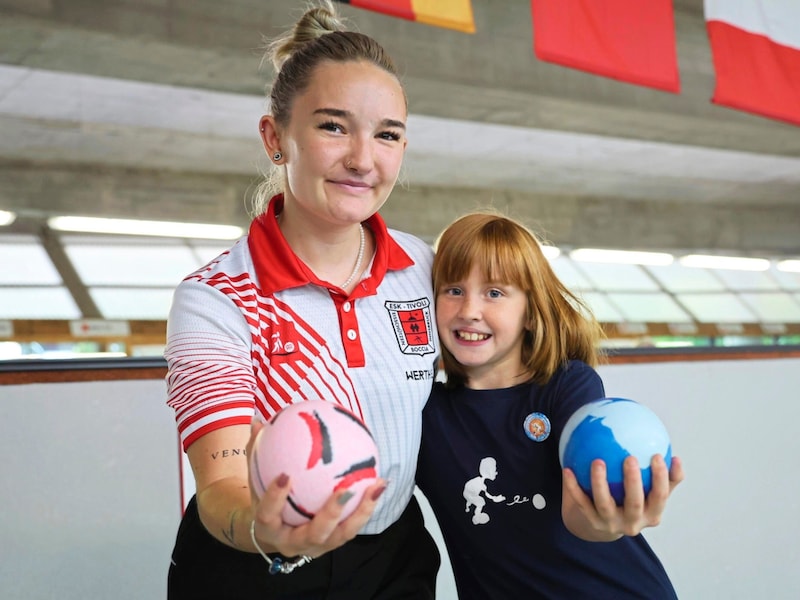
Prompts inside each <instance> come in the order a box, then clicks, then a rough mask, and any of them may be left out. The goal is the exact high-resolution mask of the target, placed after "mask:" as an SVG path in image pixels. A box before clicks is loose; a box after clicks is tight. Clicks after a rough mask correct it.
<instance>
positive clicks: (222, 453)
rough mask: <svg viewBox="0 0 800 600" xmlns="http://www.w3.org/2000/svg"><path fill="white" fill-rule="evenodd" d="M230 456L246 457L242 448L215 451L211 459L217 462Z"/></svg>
mask: <svg viewBox="0 0 800 600" xmlns="http://www.w3.org/2000/svg"><path fill="white" fill-rule="evenodd" d="M232 456H247V452H245V449H244V448H230V449H227V448H226V449H225V450H217V451H216V452H212V453H211V459H212V460H217V459H218V458H231V457H232Z"/></svg>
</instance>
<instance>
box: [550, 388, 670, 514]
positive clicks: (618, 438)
mask: <svg viewBox="0 0 800 600" xmlns="http://www.w3.org/2000/svg"><path fill="white" fill-rule="evenodd" d="M656 454H660V455H662V456H663V457H664V460H665V462H666V463H667V468H669V466H670V465H671V464H672V445H671V443H670V438H669V433H668V432H667V428H666V427H665V426H664V424H663V423H662V422H661V420H660V419H659V418H658V416H657V415H656V414H655V413H654V412H653V411H652V410H650V409H649V408H647V407H646V406H644V405H642V404H640V403H638V402H635V401H634V400H629V399H627V398H601V399H599V400H596V401H594V402H590V403H588V404H585V405H584V406H582V407H581V408H579V409H578V410H576V411H575V413H574V414H573V415H572V416H571V417H570V418H569V420H568V421H567V423H566V425H565V426H564V431H563V432H562V433H561V439H560V441H559V445H558V458H559V460H560V461H561V466H562V467H568V468H570V469H572V471H573V472H574V473H575V476H576V478H577V479H578V484H579V485H580V486H581V489H583V491H584V492H586V493H587V494H588V495H589V496H592V481H591V465H592V461H593V460H595V459H597V458H600V459H602V460H603V461H605V463H606V470H607V473H608V484H609V489H610V491H611V495H612V496H613V497H614V500H615V501H616V503H617V504H618V505H622V504H623V501H624V499H625V489H624V481H623V475H622V463H623V462H624V460H625V459H626V458H627V457H628V456H631V455H633V456H635V457H636V458H637V460H638V461H639V466H640V467H641V470H642V484H643V486H644V492H645V495H647V494H649V493H650V489H651V486H652V473H651V471H650V461H651V460H652V458H653V456H655V455H656Z"/></svg>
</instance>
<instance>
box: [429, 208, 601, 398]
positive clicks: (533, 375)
mask: <svg viewBox="0 0 800 600" xmlns="http://www.w3.org/2000/svg"><path fill="white" fill-rule="evenodd" d="M475 265H479V266H480V267H482V268H483V275H484V277H485V278H486V279H487V281H498V282H504V283H509V284H512V285H514V286H516V287H518V288H519V289H521V290H522V291H523V292H524V293H525V294H526V295H527V297H528V303H527V315H526V329H527V331H526V332H525V338H524V341H523V346H522V357H521V359H522V365H523V368H524V369H525V374H526V375H527V376H528V378H529V380H532V381H535V382H536V383H539V384H544V383H547V381H548V380H549V379H550V377H552V376H553V374H554V373H555V372H556V370H557V369H558V368H559V367H561V366H563V365H564V364H566V362H567V361H569V360H572V359H577V360H582V361H583V362H585V363H587V364H588V365H590V366H592V367H595V366H597V365H598V364H599V363H600V362H601V360H602V358H603V354H602V352H601V350H600V346H599V343H600V340H601V339H602V338H603V337H604V334H603V330H602V327H601V326H600V324H599V323H598V321H597V320H596V319H595V318H594V315H593V314H592V311H591V309H590V308H589V307H588V306H587V305H586V304H585V303H584V302H583V301H582V300H581V299H580V298H579V297H578V296H577V295H575V294H573V293H572V292H571V291H570V290H569V289H567V288H566V287H565V286H564V284H563V283H562V282H561V280H559V279H558V277H557V276H556V274H555V273H554V272H553V269H552V267H551V266H550V263H549V261H548V260H547V258H546V257H545V256H544V254H543V253H542V249H541V243H540V241H539V239H538V238H537V236H536V235H535V234H534V233H533V232H532V231H531V230H530V229H528V228H527V227H525V226H524V225H523V224H522V223H520V222H519V221H516V220H514V219H512V218H510V217H507V216H504V215H502V214H499V213H498V212H496V211H494V210H490V209H486V210H482V211H478V212H474V213H470V214H467V215H465V216H463V217H460V218H459V219H456V220H455V221H454V222H453V223H452V224H450V225H449V226H448V227H447V228H446V229H445V230H444V231H443V232H442V234H441V235H440V236H439V239H438V240H437V242H436V255H435V257H434V260H433V291H434V296H435V297H436V298H438V294H439V291H440V290H441V289H442V288H443V287H444V286H447V285H448V284H451V283H454V282H457V281H461V280H463V279H465V278H466V277H468V276H469V273H470V272H471V271H472V268H473V267H474V266H475ZM442 357H443V361H444V368H445V372H446V373H447V384H448V386H455V385H461V384H465V383H467V381H468V376H467V373H466V370H465V369H464V368H463V367H462V366H461V365H460V364H459V363H458V362H457V361H456V360H455V358H454V357H453V355H452V354H451V353H450V352H449V351H448V350H447V348H444V347H442Z"/></svg>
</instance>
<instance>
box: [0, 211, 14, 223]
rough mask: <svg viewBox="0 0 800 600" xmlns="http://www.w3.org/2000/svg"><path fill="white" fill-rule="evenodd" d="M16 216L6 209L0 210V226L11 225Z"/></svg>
mask: <svg viewBox="0 0 800 600" xmlns="http://www.w3.org/2000/svg"><path fill="white" fill-rule="evenodd" d="M16 218H17V215H15V214H14V213H13V212H8V211H7V210H0V227H2V226H3V225H11V224H12V223H13V222H14V221H15V220H16Z"/></svg>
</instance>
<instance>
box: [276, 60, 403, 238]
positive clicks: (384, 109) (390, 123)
mask: <svg viewBox="0 0 800 600" xmlns="http://www.w3.org/2000/svg"><path fill="white" fill-rule="evenodd" d="M406 117H407V114H406V101H405V95H404V93H403V89H402V88H401V86H400V82H399V81H398V80H397V78H396V77H394V76H393V75H391V74H390V73H387V72H386V71H384V70H383V69H381V68H379V67H376V66H375V65H373V64H371V63H368V62H363V61H362V62H347V63H335V62H323V63H321V64H319V65H318V66H317V67H316V69H315V70H314V72H313V73H312V76H311V83H310V85H309V86H308V89H306V91H305V92H304V93H302V94H301V95H299V96H298V97H297V98H296V99H295V101H294V103H293V105H292V109H291V116H290V121H289V123H288V125H287V126H286V128H285V129H283V130H279V131H278V136H279V138H280V141H279V143H280V149H281V151H282V152H283V154H284V157H285V165H286V191H285V198H286V203H287V207H288V205H289V203H292V204H293V205H294V206H293V209H296V211H297V212H298V213H300V214H301V216H302V218H304V219H307V220H308V222H309V224H310V223H313V222H316V223H319V224H321V225H324V226H327V225H334V226H335V225H346V224H352V223H358V222H361V221H363V220H365V219H366V218H368V217H369V216H371V215H372V214H374V213H376V212H377V211H378V210H379V209H380V207H381V206H382V205H383V203H384V202H385V201H386V199H387V198H388V197H389V194H390V192H391V191H392V188H393V187H394V184H395V182H396V181H397V176H398V174H399V172H400V166H401V164H402V161H403V154H404V152H405V147H406V141H407V140H406V128H405V122H406ZM293 209H289V210H293Z"/></svg>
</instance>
